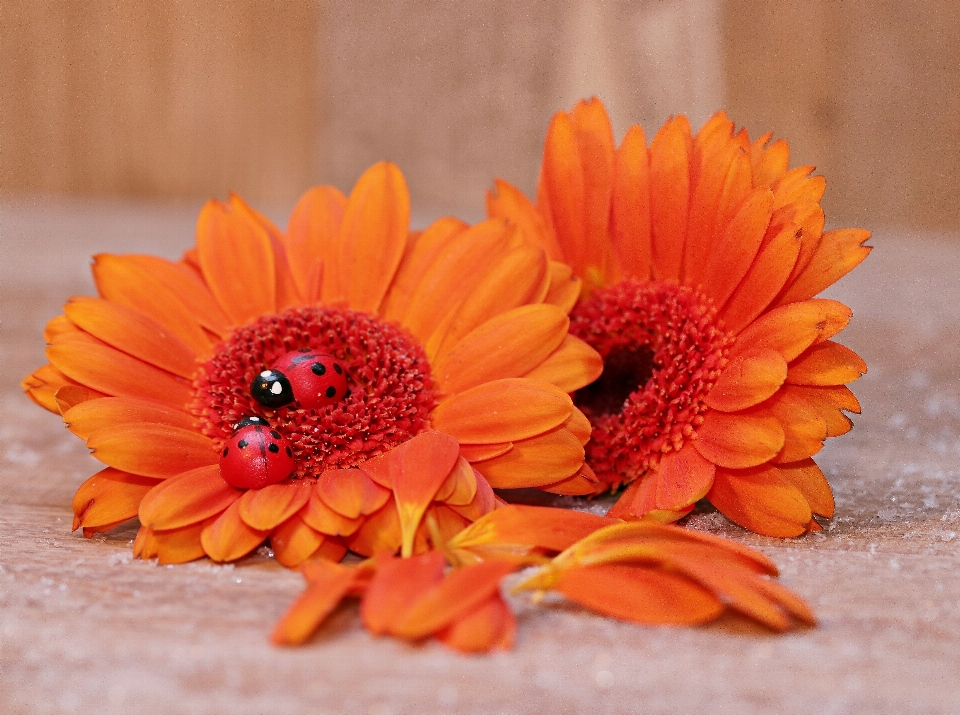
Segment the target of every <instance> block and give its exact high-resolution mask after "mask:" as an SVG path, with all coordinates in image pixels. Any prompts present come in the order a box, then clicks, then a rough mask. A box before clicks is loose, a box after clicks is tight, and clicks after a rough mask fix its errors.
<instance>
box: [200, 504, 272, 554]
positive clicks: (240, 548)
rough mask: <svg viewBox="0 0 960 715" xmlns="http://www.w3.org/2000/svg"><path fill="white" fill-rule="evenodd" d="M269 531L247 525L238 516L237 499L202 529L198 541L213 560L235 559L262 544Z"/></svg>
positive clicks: (238, 506) (238, 505)
mask: <svg viewBox="0 0 960 715" xmlns="http://www.w3.org/2000/svg"><path fill="white" fill-rule="evenodd" d="M269 533H270V532H269V531H267V530H261V529H254V528H253V527H252V526H248V525H247V524H246V523H245V522H244V521H243V519H241V518H240V501H239V500H237V501H235V502H234V503H233V504H231V505H230V506H229V507H227V509H226V511H224V512H223V513H222V514H221V515H220V516H218V517H217V518H216V519H214V520H213V521H212V522H211V523H210V524H208V525H207V526H206V527H205V528H204V529H203V532H202V533H201V534H200V543H201V544H202V545H203V550H204V553H206V554H207V556H209V557H210V558H211V559H213V560H214V561H223V562H226V561H236V560H237V559H239V558H240V557H242V556H246V555H247V554H249V553H250V552H251V551H253V550H254V549H255V548H257V547H258V546H259V545H260V544H262V543H263V540H264V539H266V538H267V536H268V535H269Z"/></svg>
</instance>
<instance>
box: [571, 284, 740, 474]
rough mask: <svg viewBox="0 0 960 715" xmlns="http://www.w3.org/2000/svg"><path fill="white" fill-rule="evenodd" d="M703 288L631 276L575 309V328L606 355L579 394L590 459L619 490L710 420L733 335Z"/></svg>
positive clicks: (591, 463) (595, 468) (592, 464)
mask: <svg viewBox="0 0 960 715" xmlns="http://www.w3.org/2000/svg"><path fill="white" fill-rule="evenodd" d="M716 316H717V311H716V309H715V308H714V307H713V305H712V302H711V301H710V300H709V298H707V297H706V296H704V295H703V294H702V293H700V292H698V291H696V290H694V289H692V288H689V287H687V286H682V285H678V284H676V283H666V282H654V283H641V282H639V281H634V280H626V281H623V282H622V283H619V284H617V285H615V286H611V287H608V288H604V289H601V290H598V291H597V292H596V293H594V295H593V297H592V298H591V299H590V300H588V301H586V302H585V303H583V304H582V305H579V306H577V308H576V309H575V310H574V312H573V314H572V315H571V323H570V332H571V333H573V334H574V335H576V336H578V337H580V338H582V339H583V340H585V341H586V342H588V343H589V344H590V345H591V346H593V348H594V349H596V351H597V352H599V353H600V355H601V356H602V357H603V360H604V368H603V374H602V375H601V376H600V378H599V379H598V380H597V381H596V382H594V383H593V384H592V385H589V386H587V387H585V388H583V389H582V390H579V391H578V392H577V393H576V395H575V402H576V403H577V406H578V407H580V409H581V410H583V412H584V414H586V415H587V417H588V418H589V419H590V422H591V424H592V425H593V434H592V436H591V438H590V441H589V442H588V443H587V447H586V450H587V461H588V462H589V463H590V466H591V467H592V468H593V470H594V471H595V472H596V474H597V476H599V477H600V478H601V479H602V480H603V481H604V482H606V483H608V484H610V486H611V487H612V488H616V487H617V486H618V485H619V484H621V483H623V482H631V481H633V480H635V479H638V478H640V477H641V476H643V475H644V473H646V471H647V470H648V469H650V468H651V467H652V466H654V465H655V464H656V463H657V462H658V461H659V459H660V456H661V455H662V454H663V453H665V452H669V451H670V450H672V449H674V450H675V449H680V448H681V447H682V446H683V444H684V442H685V441H686V440H687V439H689V438H690V437H692V436H693V435H694V433H695V431H696V428H697V427H698V426H699V425H700V424H702V423H703V417H702V413H703V412H704V410H706V406H705V405H704V403H703V401H704V398H705V397H706V395H707V393H708V392H709V391H710V389H711V388H712V387H713V384H714V382H715V381H716V379H717V377H719V375H720V370H721V369H722V368H723V366H724V364H725V362H726V361H725V358H724V353H725V351H726V349H727V347H728V346H729V345H730V344H731V343H732V342H733V337H732V336H731V335H729V334H728V333H726V332H724V331H723V330H722V329H721V328H720V327H719V326H718V324H717V317H716Z"/></svg>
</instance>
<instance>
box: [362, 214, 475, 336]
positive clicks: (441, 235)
mask: <svg viewBox="0 0 960 715" xmlns="http://www.w3.org/2000/svg"><path fill="white" fill-rule="evenodd" d="M466 229H467V224H465V223H464V222H463V221H461V220H460V219H457V218H453V217H451V216H445V217H443V218H440V219H437V220H436V221H434V222H433V223H432V224H430V225H429V226H427V228H426V229H425V230H424V231H423V233H421V234H419V235H415V234H411V235H410V236H409V237H408V239H407V247H406V250H405V252H404V255H403V259H402V260H401V261H400V268H399V269H398V270H397V276H396V278H394V280H393V283H392V284H391V286H390V291H389V292H388V293H387V297H386V299H385V300H384V302H383V306H382V307H381V309H380V313H381V315H382V316H383V317H384V318H385V319H386V320H393V321H398V322H402V320H403V318H404V316H405V315H406V314H407V311H408V309H409V306H410V300H411V298H412V297H413V295H414V294H415V293H416V291H417V288H418V287H419V285H420V282H421V281H422V280H423V278H424V275H425V274H426V272H427V271H428V270H429V269H430V267H431V266H432V265H433V264H434V262H436V261H438V260H441V258H442V256H443V254H444V253H445V251H446V250H447V249H448V247H449V246H451V245H452V243H451V242H452V241H453V240H454V239H455V237H456V236H458V235H459V234H461V233H463V232H464V231H465V230H466Z"/></svg>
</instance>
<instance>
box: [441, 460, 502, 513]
mask: <svg viewBox="0 0 960 715" xmlns="http://www.w3.org/2000/svg"><path fill="white" fill-rule="evenodd" d="M475 476H476V479H477V493H476V494H475V495H474V497H473V499H472V500H471V501H470V503H469V504H466V505H464V506H460V505H459V504H450V503H447V505H446V506H448V507H449V508H450V509H452V510H453V511H455V512H457V514H459V515H460V516H462V517H463V518H464V519H466V520H467V521H476V520H477V519H479V518H480V517H481V516H483V515H484V514H489V513H490V512H491V511H493V510H494V509H496V508H497V506H498V505H503V503H504V502H503V501H502V500H501V499H499V498H498V497H497V496H496V495H495V494H494V493H493V488H492V487H491V486H490V484H489V482H487V480H486V479H484V477H483V475H482V474H481V473H480V472H476V475H475Z"/></svg>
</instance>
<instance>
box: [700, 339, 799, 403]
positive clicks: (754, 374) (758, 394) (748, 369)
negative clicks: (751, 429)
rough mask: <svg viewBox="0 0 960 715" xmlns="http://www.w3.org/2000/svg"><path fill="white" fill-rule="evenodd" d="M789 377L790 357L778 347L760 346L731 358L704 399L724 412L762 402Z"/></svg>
mask: <svg viewBox="0 0 960 715" xmlns="http://www.w3.org/2000/svg"><path fill="white" fill-rule="evenodd" d="M786 377H787V361H786V360H784V359H783V356H782V355H781V354H780V353H778V352H776V351H775V350H769V349H766V348H764V349H760V350H757V351H756V352H751V353H746V354H741V355H738V356H737V357H735V358H733V359H732V360H730V362H729V363H727V365H726V367H724V368H723V372H721V373H720V377H719V378H717V381H716V382H715V383H714V385H713V389H712V390H711V391H710V392H709V393H708V394H707V397H706V399H705V400H704V403H705V404H706V405H707V406H708V407H712V408H713V409H715V410H720V411H721V412H736V411H738V410H743V409H746V408H747V407H753V406H754V405H758V404H760V403H761V402H763V401H764V400H766V399H767V398H768V397H770V396H771V395H773V394H774V393H775V392H776V391H777V390H778V389H779V388H780V386H781V385H782V384H783V381H784V380H785V379H786Z"/></svg>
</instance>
